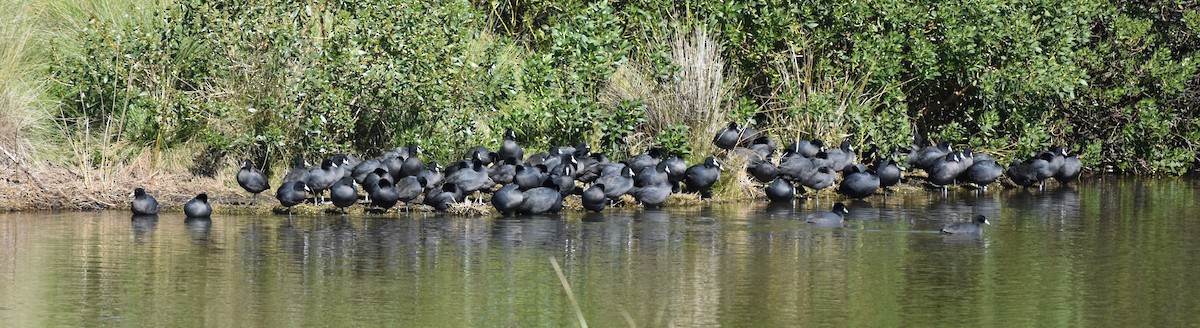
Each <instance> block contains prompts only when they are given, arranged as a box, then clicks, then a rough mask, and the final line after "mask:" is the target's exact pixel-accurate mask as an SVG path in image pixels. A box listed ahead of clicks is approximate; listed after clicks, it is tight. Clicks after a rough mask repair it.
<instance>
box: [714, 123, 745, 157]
mask: <svg viewBox="0 0 1200 328" xmlns="http://www.w3.org/2000/svg"><path fill="white" fill-rule="evenodd" d="M741 132H742V131H741V129H739V128H738V125H737V123H735V122H729V126H728V127H726V128H724V129H721V130H720V131H717V135H716V136H713V145H716V146H717V148H721V149H725V150H730V149H733V147H735V146H737V143H738V135H739V134H741Z"/></svg>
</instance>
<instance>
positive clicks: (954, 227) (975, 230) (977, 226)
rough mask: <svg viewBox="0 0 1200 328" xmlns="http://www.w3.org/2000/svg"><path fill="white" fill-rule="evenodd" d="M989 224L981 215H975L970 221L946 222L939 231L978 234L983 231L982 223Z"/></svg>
mask: <svg viewBox="0 0 1200 328" xmlns="http://www.w3.org/2000/svg"><path fill="white" fill-rule="evenodd" d="M985 224H987V225H991V224H992V223H991V222H988V220H987V218H986V217H984V216H983V215H975V218H973V219H971V222H956V223H951V224H947V225H945V226H943V227H942V230H941V232H942V233H944V234H964V235H966V234H976V235H977V234H980V233H983V225H985Z"/></svg>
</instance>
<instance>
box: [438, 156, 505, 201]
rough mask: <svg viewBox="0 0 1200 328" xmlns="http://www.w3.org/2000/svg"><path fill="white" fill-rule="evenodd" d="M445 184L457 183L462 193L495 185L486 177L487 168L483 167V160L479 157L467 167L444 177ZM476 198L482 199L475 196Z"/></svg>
mask: <svg viewBox="0 0 1200 328" xmlns="http://www.w3.org/2000/svg"><path fill="white" fill-rule="evenodd" d="M446 184H455V185H458V190H459V191H461V192H462V193H463V194H464V195H466V194H469V193H473V192H476V191H479V190H481V189H486V188H491V187H492V186H495V185H496V184H495V182H492V179H491V178H488V172H487V169H486V168H484V167H483V162H482V161H480V160H479V159H475V161H474V162H473V163H472V164H471V167H470V168H469V169H461V170H458V171H457V172H454V174H453V175H450V176H448V177H446ZM476 200H482V199H478V198H477V199H476Z"/></svg>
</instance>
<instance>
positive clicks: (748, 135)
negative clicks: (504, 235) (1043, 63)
mask: <svg viewBox="0 0 1200 328" xmlns="http://www.w3.org/2000/svg"><path fill="white" fill-rule="evenodd" d="M516 139H517V138H516V134H515V133H514V132H513V131H512V130H508V131H506V132H505V134H504V141H503V144H502V145H501V147H500V148H499V149H497V150H496V151H492V150H490V149H487V148H486V147H483V146H476V147H472V148H470V149H468V150H467V153H466V158H465V159H463V160H461V161H458V162H454V163H452V164H450V165H449V166H446V167H444V168H443V167H442V166H441V165H439V164H438V163H436V162H430V163H425V162H422V161H421V159H420V158H419V155H420V152H421V148H420V147H418V146H412V145H410V146H405V147H398V148H395V149H392V150H391V151H388V152H386V153H384V154H382V155H380V156H378V157H375V158H371V159H367V160H360V159H358V158H356V157H354V156H352V155H347V154H337V155H334V156H331V157H329V158H326V159H324V160H322V162H321V165H320V166H317V167H312V168H309V167H308V165H307V162H306V161H305V160H304V158H303V157H296V159H295V161H294V163H293V164H294V166H293V168H292V169H291V171H290V172H288V173H287V174H286V175H285V176H284V178H283V184H282V185H280V186H279V188H278V189H276V194H275V198H276V199H277V200H278V201H279V202H280V204H281V205H283V206H284V207H287V208H288V209H289V210H290V208H291V207H292V206H295V205H298V204H301V203H304V202H307V201H308V200H309V196H310V194H311V196H312V202H313V203H314V204H316V205H320V204H323V203H331V204H333V205H334V206H335V207H337V208H341V209H343V210H344V209H345V208H347V207H350V206H354V205H356V204H360V203H362V204H367V206H368V207H369V208H373V209H375V210H378V211H387V210H389V209H391V208H392V207H394V206H396V205H397V204H398V203H400V202H404V204H405V206H406V208H408V209H410V210H411V207H412V206H414V205H417V204H423V205H426V206H429V207H431V208H433V209H434V210H436V211H446V210H448V209H450V208H451V206H452V205H453V204H457V203H467V202H473V203H475V204H482V203H483V202H484V199H485V197H484V194H487V193H490V194H491V197H490V202H491V205H492V206H493V207H494V208H495V209H496V210H497V211H499V212H500V213H501V214H504V215H511V214H541V213H555V212H558V211H560V210H561V209H562V208H563V200H564V199H565V198H566V197H568V196H571V195H579V196H580V200H581V203H582V206H583V207H584V208H585V209H587V210H590V211H596V212H600V211H603V210H604V209H605V208H607V207H609V206H611V204H613V203H615V202H619V201H620V199H621V197H622V196H624V195H631V196H632V197H633V199H635V200H636V201H637V202H638V203H640V204H642V205H643V206H645V207H647V208H656V207H659V206H662V205H663V204H664V203H665V202H666V201H667V198H668V197H669V196H670V195H671V194H673V193H679V192H691V193H698V194H700V196H701V197H702V198H707V197H711V193H712V188H713V186H714V185H715V184H716V183H717V180H719V179H720V177H721V172H722V171H723V170H724V169H725V168H724V167H723V166H722V164H721V163H720V162H718V161H717V160H716V158H715V157H712V156H710V157H708V158H707V159H705V160H704V161H703V162H701V163H699V164H695V165H691V166H688V165H687V163H685V161H684V160H683V159H681V158H679V157H676V156H669V155H668V154H665V153H664V152H663V151H662V150H661V149H657V148H656V149H651V150H649V151H647V152H645V153H641V154H637V155H636V156H633V157H630V158H628V159H626V160H625V161H621V162H612V161H609V159H608V157H607V156H605V155H604V154H601V153H594V152H592V151H591V147H590V146H588V145H587V144H586V143H580V144H578V145H575V146H561V147H552V148H551V149H549V150H547V151H545V152H541V153H537V154H532V155H530V156H528V157H527V156H525V151H524V149H523V148H522V147H521V145H520V144H519V143H518V142H517V141H516ZM712 142H713V144H714V145H715V146H716V147H717V148H720V149H722V150H724V152H725V154H724V158H737V157H740V158H742V159H744V160H745V161H744V162H745V163H746V164H745V167H744V168H745V170H746V173H747V174H748V175H749V176H750V177H752V178H753V179H754V180H757V181H758V182H760V183H762V184H763V187H762V188H763V191H764V193H765V195H766V198H767V199H768V200H769V201H771V202H776V203H778V202H791V201H793V200H794V199H795V198H796V197H797V195H801V194H806V193H807V190H814V191H819V190H822V189H826V188H831V187H834V186H836V188H837V189H836V191H837V193H839V194H842V195H845V196H847V197H849V198H855V199H861V198H866V197H869V196H871V195H875V194H876V193H877V192H879V191H880V190H883V193H882V194H884V195H886V194H887V189H888V188H889V187H891V186H894V185H896V184H898V183H900V181H901V177H902V174H901V173H902V170H904V169H903V168H902V167H901V166H900V165H898V160H897V158H898V157H899V155H900V154H899V153H898V152H890V153H885V154H880V153H879V149H878V148H877V147H875V146H874V145H872V146H871V149H870V150H868V151H867V152H865V153H863V154H861V156H860V154H858V153H856V152H855V150H854V148H853V147H852V144H851V142H850V141H849V140H846V141H843V142H842V143H841V144H840V145H839V146H838V147H834V148H826V147H825V144H824V143H823V142H822V141H821V140H801V141H797V142H795V143H792V144H791V145H789V146H788V147H787V148H785V149H783V152H782V156H781V157H780V158H779V160H778V161H776V160H775V159H774V155H775V153H776V150H777V146H778V144H777V143H776V141H775V140H774V139H772V138H770V137H769V136H767V135H766V134H763V133H761V132H759V131H757V130H755V129H753V128H750V127H739V126H738V125H737V124H736V123H730V124H729V126H728V127H726V128H724V129H722V130H721V131H719V132H718V133H717V134H716V136H714V137H713V141H712ZM664 157H665V158H664ZM860 158H861V159H862V161H861V162H860V161H859V159H860ZM905 164H906V166H907V167H910V168H915V169H921V170H924V171H925V172H926V173H927V178H926V183H927V184H928V185H930V186H932V187H934V188H940V189H941V190H942V192H945V190H946V187H947V186H949V185H954V184H957V183H963V184H970V185H974V186H976V187H978V188H979V189H982V190H984V191H986V188H987V186H988V185H990V184H992V183H994V182H996V181H997V180H998V179H999V178H1000V177H1001V176H1002V175H1007V176H1008V177H1009V179H1011V180H1012V182H1013V183H1014V184H1016V185H1019V186H1023V187H1030V186H1033V185H1035V184H1039V183H1042V184H1044V181H1045V180H1047V179H1049V178H1054V179H1056V180H1058V181H1059V182H1060V183H1067V182H1070V181H1073V180H1076V179H1078V177H1079V174H1080V172H1081V169H1082V163H1081V162H1080V161H1079V158H1078V157H1076V156H1074V155H1069V154H1067V152H1066V151H1065V150H1064V149H1063V148H1061V147H1057V146H1055V147H1051V148H1050V149H1049V150H1047V151H1043V152H1041V153H1038V154H1037V156H1034V157H1032V158H1029V159H1027V160H1024V161H1020V162H1014V163H1013V164H1012V165H1010V166H1008V168H1007V169H1005V168H1003V167H1001V166H1000V165H999V164H997V163H996V161H995V159H993V158H992V157H991V156H989V155H987V154H983V153H974V152H972V150H971V149H969V148H963V149H961V150H954V149H953V148H952V147H951V145H950V143H948V142H941V143H938V144H937V145H933V146H927V147H918V146H913V147H912V149H911V150H910V151H909V152H908V154H907V160H906V162H905ZM839 175H840V177H841V179H840V180H838V177H839ZM237 181H238V184H239V185H241V186H242V188H243V189H245V190H246V191H247V192H249V193H251V194H252V195H253V196H252V198H251V204H253V203H254V201H255V200H257V196H258V194H259V193H262V192H263V191H267V190H269V189H270V185H269V184H268V182H267V177H266V176H265V175H264V174H263V173H262V172H261V171H259V170H258V169H256V168H255V167H254V165H253V163H251V162H250V161H248V160H247V161H245V162H244V163H243V166H242V168H241V170H239V171H238V173H237ZM496 186H500V188H496ZM360 188H361V192H360ZM325 191H328V201H326V192H325ZM360 195H363V196H362V197H361V198H360ZM132 196H133V197H134V200H133V202H132V204H131V208H132V211H133V213H134V214H154V213H157V210H158V209H157V207H158V204H157V202H156V201H155V199H154V198H153V197H152V196H150V195H149V194H147V193H146V192H145V190H143V189H142V188H137V189H135V190H134V192H133V195H132ZM422 196H423V197H422ZM418 200H419V202H418ZM211 212H212V208H211V206H210V205H209V204H208V197H207V195H206V194H199V195H197V196H196V197H195V198H193V199H192V200H190V201H188V202H187V203H186V204H185V205H184V213H185V214H186V215H187V216H188V217H208V216H209V215H210V214H211ZM845 213H848V210H847V209H846V207H845V205H844V204H843V203H835V204H834V206H833V208H832V210H831V211H830V212H820V213H815V214H812V215H809V216H808V217H807V218H806V220H807V221H808V222H811V223H814V224H818V225H840V224H841V223H842V215H843V214H845ZM985 223H987V220H986V218H982V217H976V218H975V220H973V221H972V222H966V223H963V224H962V225H954V226H953V227H951V226H947V228H946V229H943V232H946V233H955V232H962V231H970V230H971V228H970V227H969V226H973V227H974V228H975V229H976V230H974V231H978V227H979V225H980V224H985Z"/></svg>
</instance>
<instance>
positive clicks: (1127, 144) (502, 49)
mask: <svg viewBox="0 0 1200 328" xmlns="http://www.w3.org/2000/svg"><path fill="white" fill-rule="evenodd" d="M1198 37H1200V10H1198V9H1197V8H1195V6H1194V5H1191V6H1188V5H1186V4H1185V3H1176V2H1173V1H1168V2H1159V3H1141V2H1138V3H1126V2H1116V1H1113V2H1108V1H1097V0H1073V1H1067V2H1061V1H1048V0H1041V1H1036V0H1031V1H1023V2H1019V3H1013V2H1011V1H938V2H934V1H907V2H901V3H897V2H891V1H858V2H850V3H846V2H839V1H805V2H795V1H779V0H731V1H720V2H697V3H693V2H674V1H639V2H591V1H559V2H550V1H503V0H490V1H483V0H476V1H473V2H467V1H449V2H426V1H378V0H345V1H336V2H318V3H314V2H304V1H290V0H272V1H260V2H252V3H249V4H247V3H242V2H236V1H200V0H180V1H177V2H176V3H174V4H171V5H170V6H168V7H165V8H157V9H153V8H152V9H146V10H144V11H141V12H137V11H135V12H134V13H133V14H132V15H130V16H129V17H128V18H127V19H126V20H123V21H111V20H104V19H95V20H92V21H91V22H90V25H88V26H86V27H85V28H83V29H81V30H80V31H79V34H78V38H76V39H73V40H67V41H65V42H72V43H77V44H78V45H79V46H75V47H67V46H64V47H62V49H63V50H62V51H60V53H58V54H57V56H56V58H55V59H54V61H55V62H57V63H60V64H58V65H55V66H53V68H52V72H51V73H52V75H53V76H54V79H55V81H59V82H61V83H59V84H57V86H56V88H55V95H57V97H59V99H61V100H62V104H63V110H62V114H61V116H63V117H61V118H63V119H71V120H69V121H67V122H75V123H72V124H71V125H70V127H71V129H72V130H73V131H77V132H79V131H88V130H89V129H88V127H91V128H92V129H94V128H95V127H97V126H110V125H111V126H112V127H115V130H114V131H113V132H115V133H109V134H105V135H102V136H98V135H95V133H93V136H91V137H100V138H110V139H111V138H118V139H121V140H122V141H124V142H127V143H129V144H132V145H134V146H143V147H148V146H154V147H156V149H157V148H158V147H173V146H175V145H180V144H183V143H187V142H193V141H198V142H202V143H204V144H205V145H208V146H209V147H210V148H213V149H214V150H216V151H217V152H218V153H225V152H230V153H232V154H235V155H247V156H253V157H255V158H259V159H260V160H266V159H269V160H279V159H283V158H288V157H290V155H292V154H293V153H297V152H299V153H305V154H320V153H331V152H336V151H352V152H356V153H368V154H372V153H378V152H380V151H382V150H384V149H387V148H390V147H392V146H395V145H401V144H408V143H417V144H420V145H422V146H424V148H425V149H426V150H429V151H430V153H429V155H431V156H432V157H433V158H435V159H446V158H450V157H455V156H457V155H459V154H461V151H462V150H463V149H465V148H466V147H469V146H471V145H475V144H484V145H488V146H493V147H494V146H496V145H498V144H499V136H500V133H501V132H503V131H504V129H506V128H513V129H515V130H517V131H518V133H519V134H520V135H522V136H523V137H524V138H525V139H526V142H527V143H529V144H530V145H531V146H532V147H533V148H544V147H545V146H547V145H550V144H568V143H575V142H579V141H587V142H592V143H593V144H594V145H595V146H596V148H597V149H598V150H601V151H605V152H610V153H613V155H614V156H615V157H617V158H621V157H623V153H627V152H628V151H630V150H635V149H642V148H645V147H648V146H650V145H651V144H657V145H660V146H664V147H666V148H668V149H669V150H672V151H675V152H677V153H681V154H685V155H687V154H689V153H690V156H691V157H692V159H693V160H696V157H700V156H705V155H707V153H708V152H711V147H710V146H708V145H707V144H705V143H706V142H707V141H708V138H707V136H709V135H711V131H710V130H711V129H713V128H715V127H719V126H721V125H723V122H719V121H724V120H737V121H741V122H743V123H753V124H757V125H758V126H760V127H763V128H764V130H766V131H768V132H769V133H772V134H773V135H775V136H776V137H779V138H782V139H784V143H786V142H787V141H790V140H792V139H795V138H810V137H820V138H825V139H831V140H838V139H843V138H846V139H849V140H851V141H853V142H856V143H864V142H867V141H868V140H871V141H874V142H876V143H880V144H882V146H883V147H885V148H896V149H905V148H906V147H907V145H908V144H909V143H911V142H912V140H913V139H914V135H921V136H923V137H924V138H925V139H926V140H928V139H949V140H952V141H954V142H957V143H960V144H964V145H970V146H973V147H976V148H980V149H985V150H989V151H992V152H995V153H997V154H999V155H1002V156H1013V157H1023V156H1025V155H1027V154H1029V153H1030V152H1031V151H1033V150H1035V149H1041V148H1044V147H1045V146H1047V145H1049V144H1052V143H1056V144H1065V145H1068V148H1069V149H1071V150H1072V151H1075V152H1080V153H1082V154H1083V155H1084V159H1085V161H1086V163H1087V164H1089V165H1092V166H1095V165H1098V164H1111V165H1113V166H1115V167H1116V168H1118V169H1121V170H1126V171H1132V172H1164V173H1179V172H1182V171H1184V170H1186V169H1189V168H1193V167H1195V165H1196V150H1195V149H1196V145H1197V143H1200V118H1197V117H1195V116H1196V114H1194V112H1195V110H1196V107H1197V104H1198V99H1200V91H1198V90H1200V74H1198V72H1197V67H1198V66H1200V65H1197V63H1196V60H1197V58H1196V54H1197V53H1196V51H1197V45H1198V44H1200V39H1198ZM714 41H715V44H719V45H721V46H711V45H709V44H713V43H714ZM705 42H709V43H708V44H706V43H705ZM75 49H78V50H75ZM705 49H708V50H705ZM704 51H710V52H711V51H715V52H716V53H717V54H719V56H709V57H705V56H702V55H703V54H704V53H705V52H704ZM710 57H715V58H710ZM696 58H700V59H699V60H697V59H696ZM714 67H715V68H716V69H715V71H714V69H713V68H714ZM714 72H715V73H720V74H715V73H714ZM696 90H703V91H704V92H703V96H687V97H685V96H681V95H690V94H692V93H695V94H701V93H699V92H693V91H696ZM699 115H705V116H699ZM707 115H713V116H707ZM697 117H702V118H697ZM74 119H79V120H74ZM76 123H77V124H76ZM709 123H715V124H709Z"/></svg>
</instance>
